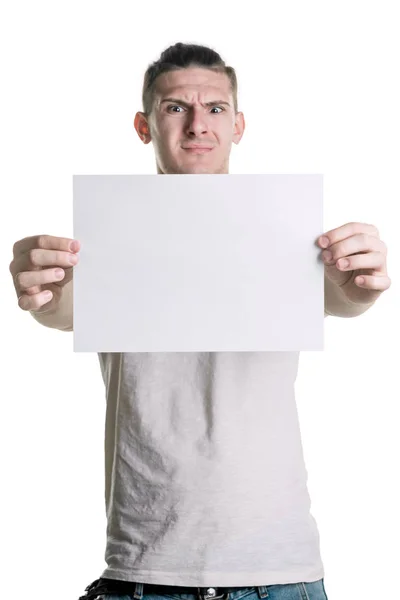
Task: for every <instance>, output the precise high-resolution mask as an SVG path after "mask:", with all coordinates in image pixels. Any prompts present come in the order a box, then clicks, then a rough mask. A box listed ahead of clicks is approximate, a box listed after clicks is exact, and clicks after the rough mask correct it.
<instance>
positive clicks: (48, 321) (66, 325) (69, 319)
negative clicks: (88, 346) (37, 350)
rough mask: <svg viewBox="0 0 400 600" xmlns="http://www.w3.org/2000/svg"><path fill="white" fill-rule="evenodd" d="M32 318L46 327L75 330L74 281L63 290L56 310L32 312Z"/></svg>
mask: <svg viewBox="0 0 400 600" xmlns="http://www.w3.org/2000/svg"><path fill="white" fill-rule="evenodd" d="M30 314H31V315H32V317H33V318H34V319H35V321H37V322H38V323H40V324H41V325H44V326H45V327H51V328H52V329H59V330H60V331H72V330H73V279H71V281H69V282H68V283H67V284H66V285H65V286H64V287H63V290H62V294H61V298H60V301H59V303H58V305H57V307H56V308H55V309H52V310H49V311H44V312H42V313H37V312H35V311H30Z"/></svg>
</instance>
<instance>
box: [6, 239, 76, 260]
mask: <svg viewBox="0 0 400 600" xmlns="http://www.w3.org/2000/svg"><path fill="white" fill-rule="evenodd" d="M74 242H75V243H76V244H77V247H75V246H72V244H73V243H74ZM79 247H80V243H79V241H78V240H74V239H72V238H64V237H56V236H54V235H33V236H31V237H26V238H24V239H23V240H18V242H16V243H15V244H14V248H13V252H14V256H17V255H18V254H24V253H26V252H28V250H31V249H32V248H40V249H42V250H63V251H64V252H78V249H79Z"/></svg>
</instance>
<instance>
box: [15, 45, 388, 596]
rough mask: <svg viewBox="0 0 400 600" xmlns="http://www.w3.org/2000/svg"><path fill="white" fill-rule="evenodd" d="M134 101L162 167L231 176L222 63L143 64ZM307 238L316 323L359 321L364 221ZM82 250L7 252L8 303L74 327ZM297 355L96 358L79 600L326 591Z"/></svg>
mask: <svg viewBox="0 0 400 600" xmlns="http://www.w3.org/2000/svg"><path fill="white" fill-rule="evenodd" d="M142 100H143V109H144V111H143V112H138V113H137V114H136V116H135V121H134V125H135V128H136V131H137V133H138V135H139V137H140V139H141V140H142V142H143V143H145V144H148V143H149V142H153V145H154V150H155V156H156V166H157V173H158V174H161V175H162V174H170V173H171V174H172V173H175V174H177V173H178V174H179V173H182V174H183V173H184V174H201V173H204V174H209V173H221V174H226V173H229V156H230V151H231V145H232V142H234V143H235V144H238V143H239V142H240V140H241V138H242V135H243V132H244V128H245V121H244V116H243V114H242V113H241V112H239V111H238V107H237V82H236V75H235V71H234V69H232V68H231V67H227V66H226V65H225V63H224V62H223V61H222V59H221V57H220V56H219V54H217V53H216V52H214V51H213V50H211V49H209V48H206V47H203V46H196V45H185V44H175V45H174V46H171V47H170V48H168V49H166V50H165V51H164V52H163V53H162V54H161V56H160V59H159V60H158V61H156V62H155V63H153V64H151V65H150V66H149V68H148V69H147V71H146V74H145V78H144V86H143V98H142ZM324 238H326V240H325V243H324ZM317 243H318V244H319V246H320V247H321V248H326V250H325V251H324V252H323V256H324V260H325V316H326V315H335V316H340V317H353V316H357V315H360V314H362V313H363V312H365V311H366V310H367V309H368V308H369V307H371V306H372V304H374V302H375V301H376V299H377V298H378V297H379V296H380V294H381V293H382V291H383V290H385V289H388V287H389V286H390V279H389V277H388V276H387V271H386V246H385V244H384V243H383V242H382V241H381V240H380V239H379V234H378V231H377V229H376V228H375V227H374V226H372V225H367V224H363V223H347V224H345V225H343V226H342V227H339V228H337V229H333V230H331V231H328V232H326V233H325V234H324V236H321V238H319V239H318V240H317ZM78 250H79V243H78V242H75V245H72V240H69V239H64V238H55V237H51V236H34V237H32V238H26V239H24V240H20V241H19V242H17V243H16V244H15V246H14V260H13V261H12V263H11V265H10V271H11V273H12V274H13V277H14V284H15V288H16V291H17V295H18V298H19V300H18V304H19V306H20V307H21V308H22V309H24V310H29V311H31V314H32V316H33V317H34V318H35V319H36V320H37V321H38V322H39V323H42V324H43V325H46V326H48V327H56V328H58V329H60V330H65V331H72V329H73V323H72V271H73V264H74V263H72V266H71V263H69V262H67V260H68V258H69V257H71V256H73V255H74V254H75V253H76V252H77V251H78ZM327 253H329V254H330V256H329V255H328V254H327ZM325 256H326V258H325ZM346 258H347V259H348V261H349V264H348V265H347V266H345V265H344V264H342V263H343V261H344V260H346ZM339 259H340V260H339ZM76 262H77V256H75V264H76ZM54 266H58V267H61V271H62V272H61V279H56V275H55V269H54ZM45 267H47V268H45ZM48 267H53V268H48ZM360 275H362V276H363V279H364V281H363V282H361V281H360ZM45 290H50V291H51V292H52V298H51V299H50V301H49V300H48V299H46V298H45V297H44V293H45ZM298 359H299V353H298V352H225V353H224V352H217V353H207V352H203V353H179V352H176V353H99V361H100V366H101V370H102V375H103V379H104V383H105V386H106V392H107V412H106V444H105V451H106V482H105V493H106V509H107V547H106V553H105V558H106V562H107V568H106V569H105V570H104V572H103V573H102V576H101V577H100V578H99V579H97V580H95V581H94V582H93V583H92V584H90V585H89V586H88V587H87V588H86V591H87V594H86V595H85V596H82V597H81V600H82V599H83V598H86V599H89V598H92V599H93V598H107V600H108V599H109V598H111V597H112V598H114V599H117V598H118V599H119V600H122V599H123V600H127V599H128V598H129V597H132V598H133V597H135V598H137V599H138V600H141V598H142V596H143V595H146V594H152V595H159V596H164V597H165V596H167V597H172V596H173V597H174V598H179V597H180V594H193V595H194V596H196V597H197V598H199V599H200V600H203V599H204V600H207V599H210V600H211V599H215V598H220V597H221V598H222V597H224V598H225V597H226V598H228V599H229V600H239V599H241V598H244V597H245V596H246V597H247V598H248V600H257V598H271V599H274V600H275V599H276V600H294V599H298V598H310V599H311V598H312V599H313V600H323V599H326V598H327V596H326V593H325V590H324V583H323V579H324V570H323V565H322V561H321V557H320V550H319V535H318V530H317V525H316V523H315V520H314V518H313V517H312V515H311V514H310V498H309V495H308V491H307V473H306V469H305V465H304V460H303V451H302V445H301V438H300V431H299V423H298V419H297V412H296V404H295V398H294V383H295V380H296V376H297V369H298ZM193 600H194V598H193Z"/></svg>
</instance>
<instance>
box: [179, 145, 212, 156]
mask: <svg viewBox="0 0 400 600" xmlns="http://www.w3.org/2000/svg"><path fill="white" fill-rule="evenodd" d="M183 149H184V150H186V151H187V152H191V153H192V154H206V153H207V152H211V150H212V148H211V147H210V146H184V147H183Z"/></svg>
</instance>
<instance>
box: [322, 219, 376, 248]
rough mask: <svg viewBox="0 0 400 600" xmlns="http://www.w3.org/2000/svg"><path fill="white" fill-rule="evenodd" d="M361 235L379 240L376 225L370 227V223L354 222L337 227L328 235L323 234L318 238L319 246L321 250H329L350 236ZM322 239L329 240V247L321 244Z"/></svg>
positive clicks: (327, 233)
mask: <svg viewBox="0 0 400 600" xmlns="http://www.w3.org/2000/svg"><path fill="white" fill-rule="evenodd" d="M360 233H361V234H363V233H365V234H367V235H370V236H372V237H377V238H379V231H378V229H377V228H376V227H375V225H369V224H368V223H355V222H352V223H346V224H345V225H342V226H341V227H337V228H336V229H331V230H329V231H327V232H326V233H323V234H322V235H321V236H320V237H319V238H318V245H319V246H320V247H321V248H329V247H330V246H331V245H332V244H336V243H337V242H340V241H341V240H345V239H346V238H348V237H350V236H353V235H357V234H360ZM322 238H327V239H328V244H327V245H323V244H322V243H321V239H322Z"/></svg>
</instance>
